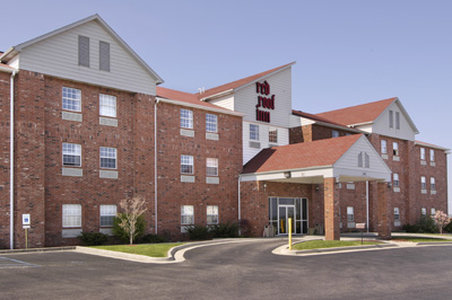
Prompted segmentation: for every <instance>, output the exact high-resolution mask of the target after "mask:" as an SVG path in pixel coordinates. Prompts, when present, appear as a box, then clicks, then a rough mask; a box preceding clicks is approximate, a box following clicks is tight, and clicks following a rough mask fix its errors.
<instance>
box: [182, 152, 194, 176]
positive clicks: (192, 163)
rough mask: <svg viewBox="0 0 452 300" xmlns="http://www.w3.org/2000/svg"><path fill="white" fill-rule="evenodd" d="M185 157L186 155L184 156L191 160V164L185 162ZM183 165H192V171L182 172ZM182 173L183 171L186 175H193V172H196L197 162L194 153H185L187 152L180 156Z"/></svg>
mask: <svg viewBox="0 0 452 300" xmlns="http://www.w3.org/2000/svg"><path fill="white" fill-rule="evenodd" d="M183 157H184V158H188V159H189V162H190V163H191V164H183ZM183 165H186V166H191V172H190V173H188V172H182V166H183ZM180 173H181V174H184V175H193V174H194V173H195V162H194V159H193V156H192V155H185V154H182V155H181V156H180Z"/></svg>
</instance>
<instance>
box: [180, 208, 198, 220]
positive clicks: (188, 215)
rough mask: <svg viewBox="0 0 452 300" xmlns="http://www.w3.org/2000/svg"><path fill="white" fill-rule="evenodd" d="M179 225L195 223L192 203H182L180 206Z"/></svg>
mask: <svg viewBox="0 0 452 300" xmlns="http://www.w3.org/2000/svg"><path fill="white" fill-rule="evenodd" d="M180 223H181V225H192V224H194V223H195V210H194V208H193V205H182V206H181V208H180Z"/></svg>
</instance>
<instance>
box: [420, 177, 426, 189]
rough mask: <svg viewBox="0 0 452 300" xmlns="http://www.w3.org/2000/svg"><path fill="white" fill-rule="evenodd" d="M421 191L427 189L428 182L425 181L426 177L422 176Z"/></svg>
mask: <svg viewBox="0 0 452 300" xmlns="http://www.w3.org/2000/svg"><path fill="white" fill-rule="evenodd" d="M421 189H422V190H426V189H427V182H426V180H425V176H421Z"/></svg>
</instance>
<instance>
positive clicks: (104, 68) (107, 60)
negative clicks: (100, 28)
mask: <svg viewBox="0 0 452 300" xmlns="http://www.w3.org/2000/svg"><path fill="white" fill-rule="evenodd" d="M102 45H105V47H107V46H108V47H107V48H105V47H104V48H103V46H102ZM102 49H108V52H107V54H106V55H107V56H108V57H104V56H103V55H102ZM104 63H105V64H106V66H104ZM110 70H111V45H110V43H109V42H105V41H99V71H104V72H110Z"/></svg>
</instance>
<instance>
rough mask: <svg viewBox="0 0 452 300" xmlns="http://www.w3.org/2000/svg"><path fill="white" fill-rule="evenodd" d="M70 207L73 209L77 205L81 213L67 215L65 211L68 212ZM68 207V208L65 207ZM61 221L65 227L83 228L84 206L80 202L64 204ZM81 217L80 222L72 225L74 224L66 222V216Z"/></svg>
mask: <svg viewBox="0 0 452 300" xmlns="http://www.w3.org/2000/svg"><path fill="white" fill-rule="evenodd" d="M69 207H72V208H73V209H74V208H75V207H77V208H78V211H79V212H80V214H72V215H67V214H65V212H66V213H67V211H68V210H69ZM65 208H66V209H65ZM61 210H62V212H61V223H62V227H63V228H81V227H82V206H81V205H80V204H63V205H62V207H61ZM74 216H75V217H79V219H78V224H75V225H72V224H70V225H69V224H65V217H74Z"/></svg>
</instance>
